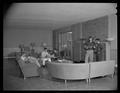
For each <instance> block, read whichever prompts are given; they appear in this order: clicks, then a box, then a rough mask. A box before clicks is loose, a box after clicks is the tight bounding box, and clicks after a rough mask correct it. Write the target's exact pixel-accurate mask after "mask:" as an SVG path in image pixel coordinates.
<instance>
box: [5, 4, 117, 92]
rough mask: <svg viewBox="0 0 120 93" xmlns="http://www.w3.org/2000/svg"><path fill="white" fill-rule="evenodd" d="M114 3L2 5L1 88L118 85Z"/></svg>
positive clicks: (102, 87)
mask: <svg viewBox="0 0 120 93" xmlns="http://www.w3.org/2000/svg"><path fill="white" fill-rule="evenodd" d="M117 41H118V40H117V3H113V2H111V3H82V2H81V3H62V2H61V3H57V2H56V3H49V2H48V3H27V2H26V3H23V2H21V3H11V4H4V5H3V90H5V91H6V90H20V91H22V90H30V91H31V90H37V91H49V90H50V91H55V90H56V91H66V90H67V91H76V90H77V91H82V90H83V91H84V90H85V91H89V90H90V91H92V90H117V89H118V86H117V83H118V80H117V79H118V78H117V77H118V75H117V73H118V71H117V69H118V63H117V51H118V48H117Z"/></svg>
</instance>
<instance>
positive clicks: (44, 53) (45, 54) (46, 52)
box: [41, 48, 51, 66]
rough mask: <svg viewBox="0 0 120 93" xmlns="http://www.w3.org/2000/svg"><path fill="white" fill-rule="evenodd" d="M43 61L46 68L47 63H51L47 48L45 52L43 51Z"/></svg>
mask: <svg viewBox="0 0 120 93" xmlns="http://www.w3.org/2000/svg"><path fill="white" fill-rule="evenodd" d="M41 60H42V62H43V65H44V66H45V62H46V61H49V62H51V56H50V54H49V53H48V51H47V48H44V50H43V51H42V53H41Z"/></svg>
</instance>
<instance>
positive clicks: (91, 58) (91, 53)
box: [89, 50, 93, 62]
mask: <svg viewBox="0 0 120 93" xmlns="http://www.w3.org/2000/svg"><path fill="white" fill-rule="evenodd" d="M89 57H90V62H93V50H90V51H89Z"/></svg>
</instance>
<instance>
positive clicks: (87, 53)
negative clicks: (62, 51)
mask: <svg viewBox="0 0 120 93" xmlns="http://www.w3.org/2000/svg"><path fill="white" fill-rule="evenodd" d="M88 58H89V50H87V51H86V55H85V63H88Z"/></svg>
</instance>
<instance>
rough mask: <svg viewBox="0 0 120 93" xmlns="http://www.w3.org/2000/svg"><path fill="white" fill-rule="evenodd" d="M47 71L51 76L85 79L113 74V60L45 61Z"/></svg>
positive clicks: (65, 78)
mask: <svg viewBox="0 0 120 93" xmlns="http://www.w3.org/2000/svg"><path fill="white" fill-rule="evenodd" d="M46 66H47V69H48V72H49V73H50V75H51V76H52V77H55V78H59V79H64V80H65V82H66V80H76V79H86V81H87V82H90V79H91V78H94V77H99V76H105V75H112V76H113V74H114V67H115V61H114V60H109V61H100V62H92V63H79V64H75V63H57V62H56V63H55V62H47V63H46Z"/></svg>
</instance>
